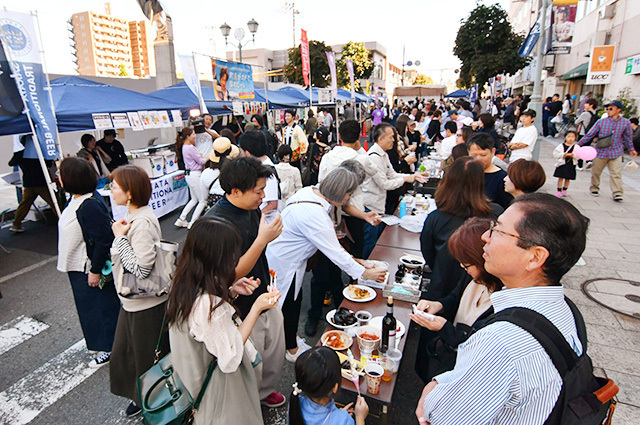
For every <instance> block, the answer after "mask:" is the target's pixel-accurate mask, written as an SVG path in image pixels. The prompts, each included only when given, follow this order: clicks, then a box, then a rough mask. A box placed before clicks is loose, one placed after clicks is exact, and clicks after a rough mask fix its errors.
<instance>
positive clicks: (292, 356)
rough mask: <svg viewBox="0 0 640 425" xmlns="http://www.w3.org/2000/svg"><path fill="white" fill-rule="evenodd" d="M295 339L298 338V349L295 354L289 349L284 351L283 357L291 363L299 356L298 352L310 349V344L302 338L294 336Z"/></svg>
mask: <svg viewBox="0 0 640 425" xmlns="http://www.w3.org/2000/svg"><path fill="white" fill-rule="evenodd" d="M296 339H297V340H298V351H296V353H295V354H291V353H290V352H289V351H285V352H284V358H285V359H287V361H289V362H291V363H295V362H296V360H297V359H298V357H300V354H302V353H304V352H305V351H307V350H309V349H311V346H310V345H309V344H307V343H306V342H305V340H304V338H299V337H297V336H296Z"/></svg>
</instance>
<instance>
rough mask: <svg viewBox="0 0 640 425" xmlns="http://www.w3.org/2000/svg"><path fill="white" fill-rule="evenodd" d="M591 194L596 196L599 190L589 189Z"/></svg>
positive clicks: (598, 194)
mask: <svg viewBox="0 0 640 425" xmlns="http://www.w3.org/2000/svg"><path fill="white" fill-rule="evenodd" d="M591 196H596V197H598V196H600V192H598V191H597V190H592V191H591Z"/></svg>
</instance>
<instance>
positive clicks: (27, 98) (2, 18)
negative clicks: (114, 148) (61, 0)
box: [0, 10, 60, 159]
mask: <svg viewBox="0 0 640 425" xmlns="http://www.w3.org/2000/svg"><path fill="white" fill-rule="evenodd" d="M0 31H1V36H2V41H3V44H4V47H5V49H6V53H7V56H8V58H9V63H10V65H11V70H12V72H13V78H14V80H15V84H16V86H17V87H18V91H19V92H20V96H22V99H23V100H24V103H25V104H26V106H27V110H28V111H29V116H30V117H31V120H32V121H33V126H34V129H35V132H36V136H37V138H38V142H39V144H40V147H41V149H42V155H43V157H44V159H56V158H58V157H59V156H60V151H59V150H58V144H57V140H56V138H57V136H56V133H57V131H56V125H57V123H56V117H55V115H54V113H53V109H52V107H51V103H50V100H49V99H50V98H49V94H48V93H47V92H46V87H47V79H46V76H45V75H44V70H43V67H42V59H41V56H40V46H39V43H38V38H37V36H36V30H35V25H34V22H33V17H32V16H31V15H30V14H27V13H16V12H9V11H6V10H3V11H0ZM25 155H26V154H25ZM25 157H26V156H25ZM31 158H35V157H31Z"/></svg>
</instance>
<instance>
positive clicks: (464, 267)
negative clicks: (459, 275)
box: [460, 263, 471, 272]
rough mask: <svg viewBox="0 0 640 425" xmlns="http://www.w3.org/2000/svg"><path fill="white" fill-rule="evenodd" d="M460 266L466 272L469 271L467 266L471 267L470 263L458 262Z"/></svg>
mask: <svg viewBox="0 0 640 425" xmlns="http://www.w3.org/2000/svg"><path fill="white" fill-rule="evenodd" d="M460 267H462V268H463V269H464V271H466V272H468V271H469V267H471V264H468V265H467V264H462V263H460Z"/></svg>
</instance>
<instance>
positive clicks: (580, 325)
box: [564, 296, 587, 353]
mask: <svg viewBox="0 0 640 425" xmlns="http://www.w3.org/2000/svg"><path fill="white" fill-rule="evenodd" d="M564 300H565V302H566V303H567V304H568V305H569V308H570V309H571V313H573V319H574V320H575V322H576V330H577V331H578V339H580V343H581V344H582V352H583V353H586V352H587V326H586V325H585V323H584V318H583V317H582V313H580V310H578V307H577V306H576V305H575V304H574V303H573V301H571V300H570V299H569V298H568V297H566V296H565V297H564Z"/></svg>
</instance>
